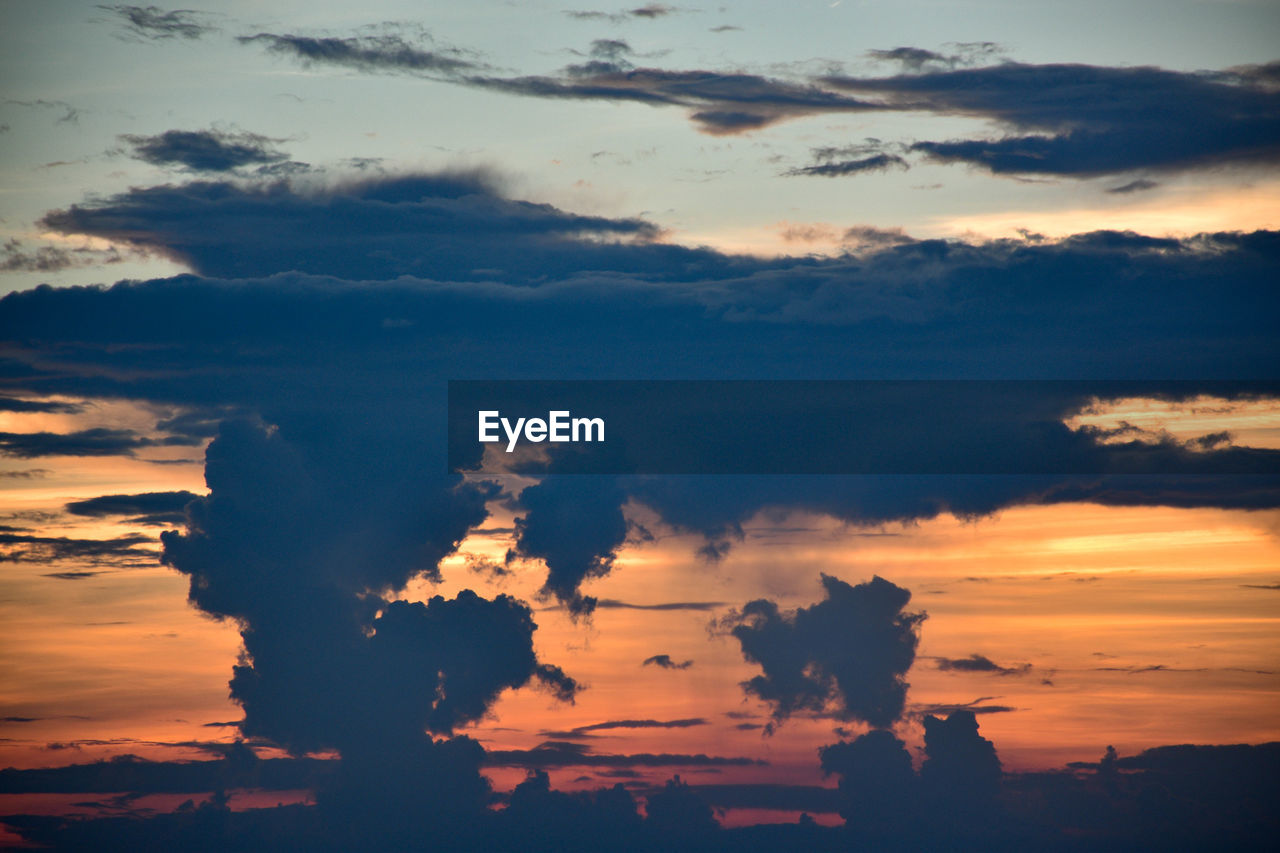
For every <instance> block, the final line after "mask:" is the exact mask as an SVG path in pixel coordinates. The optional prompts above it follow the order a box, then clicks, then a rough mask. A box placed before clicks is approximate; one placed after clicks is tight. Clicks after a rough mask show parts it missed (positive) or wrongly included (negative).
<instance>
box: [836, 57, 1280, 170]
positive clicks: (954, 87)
mask: <svg viewBox="0 0 1280 853" xmlns="http://www.w3.org/2000/svg"><path fill="white" fill-rule="evenodd" d="M822 82H823V83H825V84H826V85H828V86H831V87H833V88H834V89H836V90H837V91H843V92H850V93H853V94H856V95H857V96H860V97H861V96H875V97H880V98H883V99H885V104H886V106H888V107H896V108H906V107H908V106H910V107H911V108H914V109H917V110H921V111H926V112H931V113H935V114H940V115H956V116H960V115H964V116H979V117H983V118H988V119H990V120H992V121H993V122H995V123H996V124H997V125H999V126H1000V127H1001V128H1002V129H1004V130H1005V131H1007V132H1008V134H1009V135H1006V136H1004V137H1002V138H998V139H959V140H951V141H946V142H917V143H914V144H913V145H912V146H911V150H913V151H916V152H920V153H922V154H925V155H927V156H928V157H930V158H932V159H935V160H939V161H942V162H964V163H970V164H973V165H977V166H982V167H984V168H986V169H988V170H990V171H991V172H994V173H996V174H1046V175H1067V176H1073V177H1090V176H1096V175H1107V174H1115V173H1122V172H1126V171H1131V170H1135V169H1147V170H1156V171H1180V170H1186V169H1195V168H1202V167H1209V166H1226V165H1246V166H1250V165H1251V166H1266V165H1269V164H1274V163H1275V162H1277V161H1278V160H1280V118H1277V115H1280V110H1278V107H1280V92H1277V91H1276V90H1275V89H1273V88H1271V87H1270V86H1268V85H1265V84H1264V83H1262V82H1260V80H1259V78H1258V77H1253V76H1247V75H1239V76H1236V77H1229V78H1224V77H1223V76H1222V75H1220V74H1214V73H1210V72H1181V71H1167V70H1164V69H1160V68H1152V67H1138V68H1110V67H1105V66H1095V65H1067V64H1054V65H1029V64H1023V63H1014V62H1006V63H1003V64H1000V65H993V66H988V67H983V68H968V69H959V70H948V71H935V72H930V73H924V74H911V75H901V76H896V77H885V78H869V77H861V78H859V77H847V76H839V75H833V76H829V77H826V78H823V81H822Z"/></svg>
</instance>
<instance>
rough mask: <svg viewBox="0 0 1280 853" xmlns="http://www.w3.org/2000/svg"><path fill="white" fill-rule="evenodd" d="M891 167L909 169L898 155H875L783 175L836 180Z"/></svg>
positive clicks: (802, 168)
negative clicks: (835, 178)
mask: <svg viewBox="0 0 1280 853" xmlns="http://www.w3.org/2000/svg"><path fill="white" fill-rule="evenodd" d="M890 166H899V167H901V168H904V169H905V168H908V166H907V161H906V160H905V159H903V158H902V157H899V156H898V155H896V154H875V155H872V156H871V157H863V158H861V159H859V160H840V161H834V162H828V163H814V164H813V165H810V166H801V167H798V168H795V169H789V170H787V171H786V172H784V173H783V174H785V175H788V176H796V175H812V176H817V177H823V178H834V177H840V176H844V175H856V174H859V173H861V172H882V171H884V170H885V169H888V168H889V167H890Z"/></svg>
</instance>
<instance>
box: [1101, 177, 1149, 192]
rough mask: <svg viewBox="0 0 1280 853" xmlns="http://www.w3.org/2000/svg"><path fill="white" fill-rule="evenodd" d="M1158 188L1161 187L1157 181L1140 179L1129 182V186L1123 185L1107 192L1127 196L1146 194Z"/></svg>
mask: <svg viewBox="0 0 1280 853" xmlns="http://www.w3.org/2000/svg"><path fill="white" fill-rule="evenodd" d="M1158 186H1160V185H1159V184H1158V183H1156V182H1155V181H1148V180H1147V179H1145V178H1138V179H1137V180H1134V181H1129V183H1127V184H1121V185H1120V186H1118V187H1111V188H1110V189H1109V190H1107V192H1109V193H1113V194H1116V195H1127V194H1129V193H1140V192H1145V191H1147V190H1153V189H1155V188H1156V187H1158Z"/></svg>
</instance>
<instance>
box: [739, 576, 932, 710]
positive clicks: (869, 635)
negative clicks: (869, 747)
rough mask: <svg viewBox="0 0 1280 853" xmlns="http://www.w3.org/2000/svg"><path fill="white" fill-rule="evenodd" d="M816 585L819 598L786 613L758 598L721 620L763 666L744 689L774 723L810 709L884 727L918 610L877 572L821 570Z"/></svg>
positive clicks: (900, 702) (912, 645)
mask: <svg viewBox="0 0 1280 853" xmlns="http://www.w3.org/2000/svg"><path fill="white" fill-rule="evenodd" d="M822 586H823V589H824V591H825V594H826V596H825V598H824V600H823V601H821V602H819V603H817V604H814V605H812V606H810V607H802V608H799V609H798V610H796V611H795V612H793V613H783V612H781V611H780V610H779V608H778V605H777V604H775V603H774V602H772V601H768V600H766V599H757V600H756V601H752V602H750V603H748V604H747V605H745V606H744V607H743V608H742V611H741V613H734V614H731V615H730V616H729V617H727V618H726V619H725V620H724V622H723V623H722V624H723V625H724V626H725V627H727V628H728V630H729V633H730V634H732V635H733V636H734V638H735V639H737V640H738V642H739V643H740V644H741V645H742V654H743V657H744V658H746V659H747V660H748V661H750V662H752V663H758V664H760V666H761V668H762V669H763V670H764V672H763V674H761V675H757V676H755V677H754V678H752V679H751V680H750V681H747V682H745V683H744V684H743V688H744V689H745V690H746V691H747V693H748V694H750V695H753V696H755V697H757V698H759V699H762V700H764V701H765V702H768V703H769V704H771V705H772V706H773V719H774V722H775V723H780V722H782V721H783V720H785V719H786V718H787V717H789V716H791V715H792V714H793V713H797V712H801V711H809V712H812V713H824V712H830V713H832V714H834V715H835V717H836V718H837V719H841V720H861V721H864V722H867V723H870V724H871V725H873V726H888V725H890V724H892V723H893V722H894V721H895V720H897V719H898V718H899V717H900V716H901V715H902V710H903V706H904V704H905V702H906V692H907V683H906V681H905V679H904V678H903V676H904V675H905V674H906V672H907V670H908V669H910V668H911V664H912V663H913V662H914V660H915V652H916V644H917V643H918V642H919V635H918V626H919V625H920V623H921V622H922V621H923V620H924V618H925V616H924V614H923V613H908V612H905V611H904V610H903V608H904V607H906V605H907V603H908V602H909V601H910V600H911V593H910V592H908V591H907V590H905V589H902V588H901V587H898V586H894V585H893V584H892V583H889V582H888V581H886V580H884V579H883V578H879V577H876V578H873V579H872V580H870V581H868V582H867V583H862V584H858V585H857V586H850V585H849V584H847V583H845V582H844V581H842V580H839V579H838V578H833V577H831V576H829V575H823V576H822Z"/></svg>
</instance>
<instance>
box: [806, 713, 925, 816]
mask: <svg viewBox="0 0 1280 853" xmlns="http://www.w3.org/2000/svg"><path fill="white" fill-rule="evenodd" d="M818 754H819V756H820V758H821V761H822V772H823V773H824V774H828V775H830V774H835V775H836V776H838V777H839V779H840V783H839V789H838V796H837V797H835V798H833V799H835V800H836V801H837V802H838V803H839V811H840V816H841V817H843V818H844V819H845V821H846V822H847V825H848V826H850V827H853V828H856V829H857V830H858V831H860V832H862V833H865V834H867V835H871V836H879V837H886V836H895V835H896V836H899V837H900V836H901V835H902V834H903V833H904V832H906V831H907V830H909V829H910V828H911V824H912V822H913V820H915V819H916V818H917V811H918V803H917V798H918V797H919V792H918V790H917V780H916V774H915V770H914V769H913V768H912V766H911V755H910V753H908V752H907V748H906V745H905V744H903V742H902V741H900V740H898V738H896V737H894V736H893V733H892V732H889V731H887V730H884V729H875V730H872V731H870V732H867V733H866V734H864V735H862V736H861V737H858V738H856V739H855V740H852V741H841V742H839V743H834V744H831V745H829V746H824V747H822V748H821V749H820V750H819V751H818Z"/></svg>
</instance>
